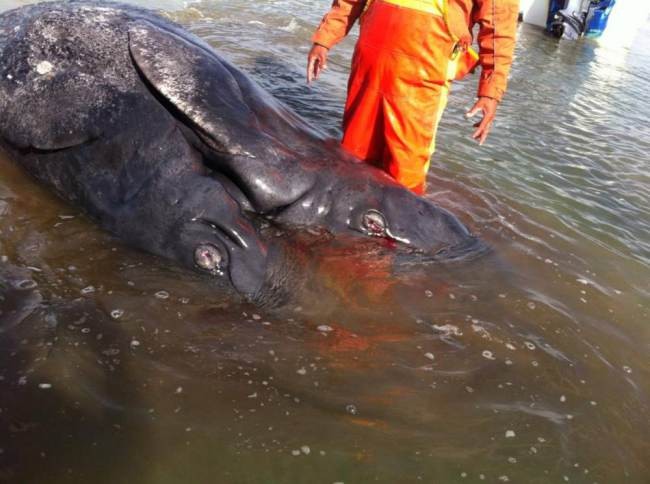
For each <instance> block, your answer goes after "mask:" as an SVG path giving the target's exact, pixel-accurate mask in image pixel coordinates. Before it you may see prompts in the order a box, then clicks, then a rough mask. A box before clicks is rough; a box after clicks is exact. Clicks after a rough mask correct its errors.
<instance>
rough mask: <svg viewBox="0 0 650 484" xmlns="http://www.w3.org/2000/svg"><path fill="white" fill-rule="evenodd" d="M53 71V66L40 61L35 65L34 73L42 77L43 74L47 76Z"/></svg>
mask: <svg viewBox="0 0 650 484" xmlns="http://www.w3.org/2000/svg"><path fill="white" fill-rule="evenodd" d="M53 70H54V66H53V65H52V64H51V63H50V62H48V61H41V62H39V63H38V64H36V72H38V73H39V74H40V75H41V76H44V75H45V74H49V73H50V72H52V71H53Z"/></svg>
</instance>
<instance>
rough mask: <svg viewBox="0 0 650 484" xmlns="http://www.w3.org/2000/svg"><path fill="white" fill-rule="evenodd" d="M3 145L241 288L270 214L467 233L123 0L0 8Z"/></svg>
mask: <svg viewBox="0 0 650 484" xmlns="http://www.w3.org/2000/svg"><path fill="white" fill-rule="evenodd" d="M0 146H1V147H2V148H3V149H4V150H5V151H6V152H7V153H8V155H9V157H10V158H12V159H13V160H14V161H15V162H17V163H19V164H20V165H21V166H23V167H24V168H25V169H26V170H27V171H28V172H29V173H30V174H31V175H32V176H33V177H35V178H36V179H38V180H39V181H40V182H42V183H44V184H45V185H47V186H48V187H50V188H51V189H52V190H54V191H55V192H56V193H57V194H58V195H59V196H61V197H62V198H63V199H65V200H67V201H69V202H70V203H72V204H74V205H76V206H78V207H80V208H82V209H83V210H85V211H86V212H87V213H88V214H89V215H90V216H91V217H92V218H94V219H95V220H96V221H97V222H98V223H99V224H100V225H101V226H102V227H103V228H104V229H106V230H108V231H110V232H112V233H113V234H115V235H117V236H118V237H119V238H121V239H122V240H123V241H124V242H126V243H127V244H129V245H131V246H133V247H137V248H140V249H143V250H145V251H148V252H151V253H154V254H157V255H160V256H163V257H166V258H169V259H172V260H174V261H177V262H178V263H180V264H183V265H185V266H187V267H190V268H194V269H196V270H198V271H201V272H204V273H206V274H208V275H210V276H213V277H215V278H223V279H225V280H227V281H229V282H230V284H231V285H232V286H233V287H234V288H235V289H236V290H237V291H238V292H240V293H241V294H243V295H245V296H247V297H249V298H251V299H263V298H264V293H265V291H267V290H268V288H269V287H271V286H273V285H274V284H276V283H277V279H278V278H281V277H283V275H282V274H283V270H284V265H286V260H287V258H286V254H285V252H286V251H285V249H284V248H283V244H282V242H280V241H278V240H277V239H275V238H273V237H269V236H267V235H265V230H264V227H266V226H269V225H270V226H271V227H280V228H282V229H284V230H301V229H304V228H319V229H322V230H326V231H328V232H329V233H331V234H333V235H334V236H336V235H338V234H348V235H357V236H359V237H379V238H384V239H387V240H390V241H393V242H394V243H395V245H399V246H403V247H407V248H410V249H413V250H414V251H419V252H421V253H423V254H430V255H435V254H440V253H442V252H444V251H450V250H453V249H454V248H457V247H467V246H471V245H472V244H474V243H475V242H476V239H475V238H474V237H473V236H472V235H471V234H470V232H469V231H468V230H467V229H466V228H465V227H464V226H463V225H462V224H461V223H460V222H459V221H458V220H457V219H456V218H455V217H454V216H453V215H452V214H450V213H449V212H447V211H445V210H443V209H441V208H439V207H437V206H435V205H434V204H433V203H431V202H429V201H427V200H425V199H424V198H421V197H418V196H416V195H414V194H413V193H411V192H409V191H408V190H406V189H405V188H403V187H401V186H400V185H398V184H397V183H396V182H395V181H394V180H393V179H392V178H390V177H389V176H388V175H387V174H385V173H383V172H382V171H380V170H378V169H376V168H374V167H372V166H369V165H367V164H365V163H362V162H360V161H359V160H357V159H355V158H354V157H352V156H350V155H349V154H347V153H346V152H344V151H343V150H342V149H340V148H339V146H338V143H336V142H334V141H333V140H328V139H327V138H326V137H325V136H324V135H323V134H322V133H321V132H319V131H318V130H317V129H315V128H314V127H312V126H310V125H309V124H308V123H307V122H306V121H305V120H303V119H302V118H300V117H299V116H298V115H297V114H295V113H294V112H293V111H291V110H290V109H289V108H288V107H286V106H285V105H283V104H282V103H280V102H278V101H277V100H276V99H274V98H273V97H272V96H270V95H269V94H268V93H266V92H264V91H263V90H262V89H261V88H260V87H259V86H257V85H256V84H255V83H254V82H252V81H251V80H250V79H249V78H248V77H247V76H246V75H245V74H244V73H242V72H241V71H240V70H238V69H237V68H236V67H234V66H233V65H232V64H230V63H229V62H227V61H226V60H224V59H223V58H222V57H221V56H220V55H219V54H218V53H217V52H215V51H214V49H212V48H211V47H210V46H209V45H207V44H206V43H204V42H203V41H202V40H200V39H199V38H197V37H195V36H193V35H191V34H189V33H188V32H186V31H184V30H183V29H182V28H181V27H179V26H178V25H176V24H174V23H172V22H170V21H169V20H167V19H165V18H163V17H161V16H159V15H157V14H155V13H153V12H150V11H148V10H144V9H140V8H135V7H131V6H126V5H121V4H113V3H105V2H102V3H99V2H84V1H72V2H53V3H43V4H39V5H33V6H27V7H22V8H19V9H16V10H12V11H9V12H6V13H4V14H2V15H1V16H0Z"/></svg>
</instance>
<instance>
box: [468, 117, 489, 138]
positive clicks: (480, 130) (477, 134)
mask: <svg viewBox="0 0 650 484" xmlns="http://www.w3.org/2000/svg"><path fill="white" fill-rule="evenodd" d="M489 125H490V120H489V118H488V117H487V116H485V117H484V118H483V119H482V120H481V122H480V123H478V127H477V128H476V131H474V134H473V135H472V138H474V139H480V138H481V136H482V135H483V132H484V131H485V129H486V128H487V127H488V126H489Z"/></svg>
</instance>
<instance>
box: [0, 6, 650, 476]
mask: <svg viewBox="0 0 650 484" xmlns="http://www.w3.org/2000/svg"><path fill="white" fill-rule="evenodd" d="M21 3H23V2H17V1H13V0H10V1H7V0H0V9H7V8H10V7H15V6H17V5H19V4H21ZM140 4H141V5H149V6H151V5H150V2H140ZM327 5H328V2H327V1H324V0H318V1H317V2H307V1H305V0H283V1H280V0H275V1H266V2H257V3H251V2H243V1H240V0H237V1H229V2H225V1H204V2H200V3H188V2H186V3H181V2H177V1H175V0H169V1H164V2H156V5H155V6H156V7H158V8H163V9H165V10H166V11H167V13H168V14H169V15H170V16H171V17H172V18H174V19H175V20H177V21H179V22H181V23H182V24H183V25H185V26H186V27H187V28H189V29H190V30H191V31H193V32H194V33H196V34H197V35H199V36H201V37H203V38H204V39H206V40H207V41H208V42H209V43H211V44H212V45H214V46H215V47H216V48H218V49H219V51H220V52H222V53H223V54H224V55H225V56H227V57H228V58H229V59H230V60H232V61H233V62H235V63H236V64H237V65H239V66H240V67H242V68H243V69H245V70H246V71H247V72H248V73H250V74H251V75H252V76H253V77H254V78H255V79H256V80H257V81H259V82H260V83H261V84H262V85H263V86H264V87H266V88H267V89H269V90H270V91H271V92H272V93H273V94H274V95H276V96H278V97H279V98H281V99H282V100H284V101H285V102H287V103H288V104H290V105H291V106H292V107H293V108H295V109H296V110H297V111H298V112H299V113H300V114H301V115H303V116H304V117H306V118H307V119H309V120H310V121H311V122H312V123H314V124H316V125H319V126H321V127H323V128H324V129H326V130H327V131H328V132H329V133H330V134H331V135H332V136H339V135H340V130H339V125H340V117H341V111H342V105H343V101H344V97H345V83H346V80H347V73H348V65H349V59H350V55H351V50H352V47H353V43H354V42H353V41H354V39H353V38H351V39H348V40H346V41H345V42H344V43H343V44H342V45H340V46H339V47H337V48H336V49H335V50H334V52H333V53H332V60H331V64H330V70H329V71H328V72H327V73H326V75H325V76H324V77H323V79H322V80H321V81H319V82H318V83H317V84H316V85H315V86H314V87H312V88H310V87H307V86H306V85H305V83H304V81H303V77H304V63H305V62H304V61H305V57H306V54H307V51H308V48H309V37H310V35H311V32H312V30H313V28H314V26H315V25H316V24H317V22H318V20H319V18H320V16H321V15H322V13H323V12H324V11H325V10H326V8H327ZM519 35H520V40H519V44H518V49H517V59H516V64H515V67H514V70H513V75H512V80H511V84H510V90H509V93H508V96H507V98H506V100H505V101H504V102H503V104H502V105H501V107H500V111H499V119H498V123H497V124H496V127H495V130H494V133H493V135H492V137H491V139H490V140H489V143H488V144H487V145H486V146H484V147H482V148H480V147H478V146H476V145H475V144H473V143H472V141H471V140H470V139H469V134H470V132H471V126H470V125H469V124H468V123H467V122H466V121H464V120H463V117H462V114H463V112H464V111H465V110H466V109H467V108H468V107H469V106H470V105H471V103H472V99H473V96H474V93H475V83H476V78H470V79H469V80H467V81H464V82H462V83H459V84H457V85H455V86H454V96H453V97H452V100H451V103H450V106H449V109H448V111H447V113H446V115H445V117H444V119H443V122H442V125H441V128H440V134H439V136H440V137H439V143H438V145H439V148H438V152H437V154H436V155H435V159H434V162H433V163H432V168H431V172H430V177H429V182H430V186H429V192H428V194H427V197H429V198H431V199H432V200H435V201H436V202H437V203H439V204H440V205H442V206H444V207H446V208H448V209H449V210H451V211H452V212H454V213H455V214H457V215H458V216H459V217H460V218H461V219H462V220H463V221H464V222H465V223H467V224H468V225H469V226H470V227H471V229H472V230H473V231H474V232H475V233H476V234H478V235H479V236H480V237H481V238H482V239H484V240H485V241H487V242H488V243H489V244H490V245H491V246H492V247H493V249H494V251H493V254H492V255H491V256H489V257H484V258H482V259H479V260H475V261H471V262H469V261H468V262H466V263H461V264H445V265H440V264H425V265H417V264H410V265H406V266H404V267H402V268H401V269H400V270H399V271H396V270H395V269H394V267H391V266H390V264H389V263H388V262H387V260H388V259H387V257H386V254H385V252H384V251H382V250H380V249H377V248H376V247H372V246H369V247H367V248H365V247H364V248H363V249H364V250H360V248H359V247H356V248H354V250H347V249H346V248H345V247H337V246H336V244H323V245H316V246H315V247H311V248H308V250H309V251H310V252H309V257H310V260H312V264H311V265H310V267H309V270H308V271H306V272H305V274H304V275H303V277H304V279H303V280H302V283H303V285H304V287H303V288H302V289H301V290H300V291H299V294H298V295H297V297H296V301H294V302H292V303H291V304H289V305H287V306H285V307H282V308H278V309H273V310H271V309H262V308H256V307H254V306H251V305H248V304H246V303H245V302H243V301H241V300H239V299H237V298H236V297H234V296H233V294H231V293H229V292H228V291H226V290H224V289H219V288H215V287H214V286H213V285H212V284H209V283H207V282H206V280H204V279H203V278H201V277H199V276H196V275H194V274H191V273H189V272H187V271H184V270H182V269H179V268H176V267H174V266H172V265H170V264H169V263H168V262H165V261H162V260H160V259H158V258H155V257H151V256H148V255H145V254H142V253H140V252H137V251H134V250H131V249H128V248H126V247H124V246H123V245H122V244H120V242H119V241H117V240H115V239H114V238H112V237H111V236H109V235H107V234H105V233H103V232H101V231H99V230H98V229H97V228H96V227H95V226H94V225H93V223H92V222H90V221H89V220H87V219H86V218H85V217H84V216H83V214H81V213H80V212H79V211H78V210H76V209H74V208H71V207H69V206H67V205H65V204H64V203H62V202H60V201H58V200H57V199H56V198H55V197H53V196H52V195H50V194H48V193H47V192H46V191H44V190H43V189H41V188H39V187H38V186H37V185H35V184H34V182H33V181H32V180H31V179H29V178H28V177H27V176H25V175H24V174H23V173H22V172H21V171H20V170H19V169H17V168H16V167H14V166H13V165H12V164H11V163H10V162H9V161H8V160H6V159H5V158H0V256H2V259H1V262H0V481H3V480H7V481H9V482H21V483H22V482H49V483H58V482H75V483H76V482H88V481H89V480H92V481H93V482H138V483H181V482H183V483H184V482H233V483H269V482H273V483H294V482H314V483H317V482H322V483H333V482H345V483H348V484H349V483H361V482H385V483H395V482H399V483H402V482H404V483H408V482H481V481H485V482H508V481H509V482H540V483H546V482H565V481H569V482H586V483H587V482H588V483H592V482H598V483H608V482H617V483H618V482H633V483H637V482H638V483H644V482H648V480H649V479H650V464H649V463H648V456H649V455H650V441H649V440H648V435H649V432H650V423H649V421H650V420H649V419H650V413H649V411H648V403H649V392H650V359H649V355H650V318H649V317H648V305H649V301H650V214H649V212H648V207H649V206H650V176H649V175H648V168H649V167H648V155H647V153H648V152H649V151H650V128H649V127H648V117H649V115H650V106H649V105H648V103H647V102H645V101H644V100H645V99H646V94H647V92H648V89H649V88H650V68H649V67H648V66H650V54H648V53H647V52H644V51H643V50H642V48H641V46H643V45H647V43H648V41H649V40H650V31H649V30H647V29H646V30H645V31H643V32H641V33H640V34H639V40H638V41H637V42H636V43H635V44H634V46H633V47H632V48H631V49H622V48H621V49H618V48H613V47H606V46H599V45H598V44H596V43H593V42H590V41H589V42H576V43H567V42H561V43H558V42H556V41H554V40H552V39H550V38H547V37H545V36H544V35H543V34H542V33H541V32H540V31H539V30H537V29H534V28H531V27H528V26H522V27H521V28H520V30H519ZM365 249H367V250H368V252H369V253H368V254H367V255H363V256H361V255H360V253H363V252H364V251H365ZM306 250H307V249H306Z"/></svg>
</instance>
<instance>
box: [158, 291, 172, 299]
mask: <svg viewBox="0 0 650 484" xmlns="http://www.w3.org/2000/svg"><path fill="white" fill-rule="evenodd" d="M155 296H156V297H157V298H158V299H169V293H168V292H167V291H158V292H157V293H156V294H155Z"/></svg>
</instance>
